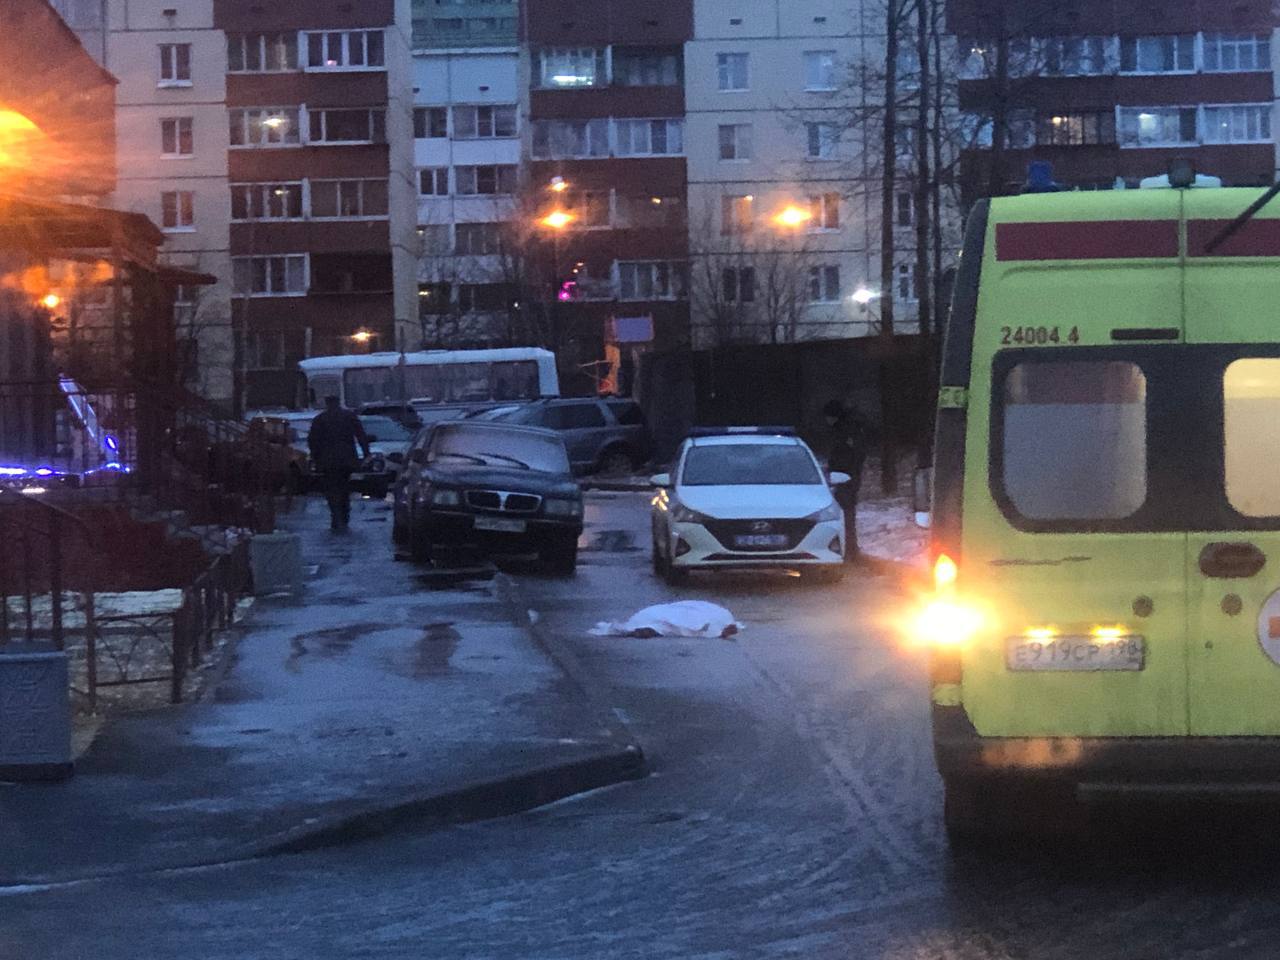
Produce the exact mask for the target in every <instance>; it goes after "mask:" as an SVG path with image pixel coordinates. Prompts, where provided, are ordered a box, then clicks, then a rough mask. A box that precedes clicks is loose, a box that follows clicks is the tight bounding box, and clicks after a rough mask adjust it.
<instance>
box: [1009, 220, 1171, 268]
mask: <svg viewBox="0 0 1280 960" xmlns="http://www.w3.org/2000/svg"><path fill="white" fill-rule="evenodd" d="M1177 255H1178V221H1177V220H1083V221H1071V222H1065V223H1064V222H1050V223H998V224H996V259H997V260H1013V261H1016V260H1137V259H1153V258H1167V257H1176V256H1177Z"/></svg>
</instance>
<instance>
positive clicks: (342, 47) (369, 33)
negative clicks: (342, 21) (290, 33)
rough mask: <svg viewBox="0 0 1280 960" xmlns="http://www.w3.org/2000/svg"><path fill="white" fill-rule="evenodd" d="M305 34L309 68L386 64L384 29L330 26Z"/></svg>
mask: <svg viewBox="0 0 1280 960" xmlns="http://www.w3.org/2000/svg"><path fill="white" fill-rule="evenodd" d="M304 36H305V38H306V44H307V69H308V70H381V69H382V68H383V67H385V66H386V52H385V50H384V49H383V47H384V42H383V38H382V31H381V30H326V31H323V32H319V31H317V32H315V33H307V34H304Z"/></svg>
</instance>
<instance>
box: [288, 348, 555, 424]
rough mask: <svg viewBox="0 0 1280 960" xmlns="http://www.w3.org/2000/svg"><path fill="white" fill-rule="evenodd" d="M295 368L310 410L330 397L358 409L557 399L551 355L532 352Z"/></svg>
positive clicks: (377, 357) (368, 358) (329, 360)
mask: <svg viewBox="0 0 1280 960" xmlns="http://www.w3.org/2000/svg"><path fill="white" fill-rule="evenodd" d="M298 368H299V369H300V370H301V371H302V374H303V376H304V377H306V396H305V398H304V402H303V403H302V406H304V407H312V408H315V409H320V408H322V407H323V406H324V398H325V397H333V396H336V397H339V398H340V399H341V400H342V404H343V406H345V407H348V408H349V409H352V410H358V409H360V407H362V406H363V405H365V404H366V403H409V402H412V403H414V404H415V405H418V404H428V403H441V404H466V403H504V402H512V401H520V400H536V399H538V398H539V397H558V396H559V395H560V380H559V378H558V376H557V375H556V357H555V354H554V353H552V352H551V351H549V350H542V349H540V348H537V347H512V348H509V349H504V350H422V351H417V352H414V353H368V354H364V355H362V356H344V357H312V358H311V359H309V360H302V361H299V363H298Z"/></svg>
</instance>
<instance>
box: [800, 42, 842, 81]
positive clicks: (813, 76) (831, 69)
mask: <svg viewBox="0 0 1280 960" xmlns="http://www.w3.org/2000/svg"><path fill="white" fill-rule="evenodd" d="M804 88H805V89H806V90H834V89H835V88H836V52H835V51H834V50H809V51H807V52H806V53H805V55H804Z"/></svg>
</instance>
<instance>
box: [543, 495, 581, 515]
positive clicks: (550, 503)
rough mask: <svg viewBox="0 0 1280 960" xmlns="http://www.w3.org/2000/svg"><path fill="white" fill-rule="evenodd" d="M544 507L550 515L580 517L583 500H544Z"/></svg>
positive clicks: (544, 510)
mask: <svg viewBox="0 0 1280 960" xmlns="http://www.w3.org/2000/svg"><path fill="white" fill-rule="evenodd" d="M542 509H543V512H544V513H546V515H547V516H548V517H580V516H582V501H581V500H556V499H548V500H545V501H543V504H542Z"/></svg>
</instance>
